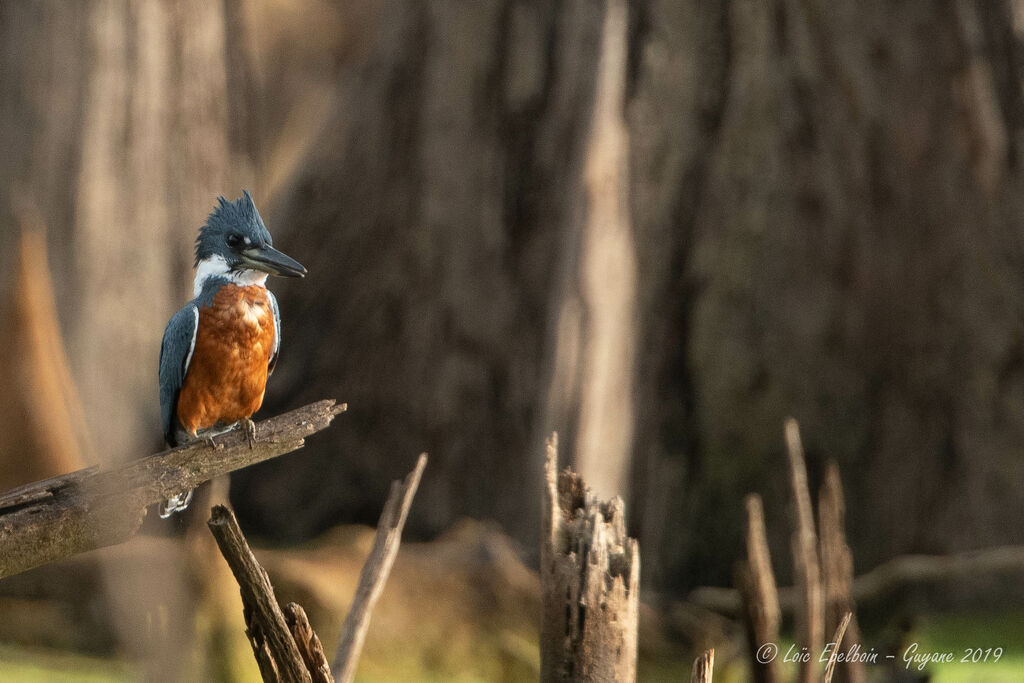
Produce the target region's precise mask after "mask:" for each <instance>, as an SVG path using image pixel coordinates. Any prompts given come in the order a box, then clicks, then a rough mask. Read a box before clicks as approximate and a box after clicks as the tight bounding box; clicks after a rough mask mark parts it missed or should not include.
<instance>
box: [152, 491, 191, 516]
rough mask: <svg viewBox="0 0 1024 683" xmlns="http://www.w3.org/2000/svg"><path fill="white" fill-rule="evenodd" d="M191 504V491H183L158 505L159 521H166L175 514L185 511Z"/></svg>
mask: <svg viewBox="0 0 1024 683" xmlns="http://www.w3.org/2000/svg"><path fill="white" fill-rule="evenodd" d="M191 502H192V491H183V492H181V493H179V494H177V495H174V496H171V497H170V498H168V499H167V500H165V501H164V502H162V503H160V506H159V507H158V508H157V512H158V513H159V514H160V519H167V518H168V517H170V516H171V515H173V514H174V513H175V512H181V511H182V510H184V509H186V508H187V507H188V504H189V503H191Z"/></svg>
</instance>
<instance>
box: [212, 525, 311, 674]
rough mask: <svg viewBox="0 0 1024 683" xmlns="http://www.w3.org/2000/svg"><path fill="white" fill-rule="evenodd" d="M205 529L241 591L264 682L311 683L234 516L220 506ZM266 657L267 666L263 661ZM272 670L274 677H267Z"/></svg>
mask: <svg viewBox="0 0 1024 683" xmlns="http://www.w3.org/2000/svg"><path fill="white" fill-rule="evenodd" d="M207 525H208V526H209V527H210V531H211V532H213V537H214V538H215V539H217V545H218V546H219V547H220V552H221V554H222V555H224V559H225V560H227V562H228V566H229V567H231V573H232V574H234V575H235V579H236V580H237V581H238V586H239V588H240V589H241V593H242V607H243V612H244V614H245V626H246V634H247V635H248V636H249V643H250V644H251V645H252V651H253V654H255V655H256V661H257V662H259V665H260V673H261V674H262V675H263V680H264V681H281V682H282V683H310V682H311V678H310V675H309V670H308V669H306V664H305V662H303V660H302V655H301V654H300V653H299V648H298V646H297V645H296V644H295V639H294V638H293V637H292V633H291V631H290V630H289V629H288V624H287V622H285V620H284V614H283V613H282V612H281V607H280V606H279V605H278V604H277V598H276V597H275V596H274V587H273V586H272V585H271V584H270V577H268V576H267V572H266V570H265V569H264V568H263V566H262V565H261V564H260V563H259V562H258V561H257V560H256V556H255V555H253V554H252V549H251V548H250V547H249V544H248V543H247V542H246V540H245V536H244V535H242V530H241V529H240V528H239V526H238V520H236V519H235V515H234V513H233V512H231V510H229V509H228V508H226V507H224V506H223V505H216V506H214V508H213V511H212V513H211V515H210V521H209V522H207ZM268 655H269V660H270V661H269V662H267V661H266V660H267V659H268ZM271 668H273V670H274V673H275V674H276V675H273V676H270V675H268V673H269V671H268V670H269V669H271Z"/></svg>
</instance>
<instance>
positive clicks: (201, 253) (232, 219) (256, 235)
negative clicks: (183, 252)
mask: <svg viewBox="0 0 1024 683" xmlns="http://www.w3.org/2000/svg"><path fill="white" fill-rule="evenodd" d="M233 233H235V234H238V235H240V236H242V237H243V238H248V239H249V240H250V242H251V243H252V244H253V245H254V246H255V245H260V244H266V245H273V243H274V241H273V238H271V236H270V231H269V230H267V226H266V225H264V224H263V218H261V217H260V212H259V211H257V210H256V204H255V203H253V201H252V195H250V194H249V191H248V190H242V196H241V197H239V198H238V199H236V200H235V201H233V202H229V201H228V200H227V199H225V198H224V197H217V208H215V209H214V210H213V211H212V212H211V213H210V215H209V217H208V218H207V219H206V225H204V226H203V227H201V228H199V237H197V238H196V263H195V265H197V266H198V265H199V262H200V261H202V260H203V259H206V258H209V257H211V256H213V255H215V254H220V255H223V254H224V253H226V252H227V250H228V247H227V242H226V238H227V236H228V235H230V234H233Z"/></svg>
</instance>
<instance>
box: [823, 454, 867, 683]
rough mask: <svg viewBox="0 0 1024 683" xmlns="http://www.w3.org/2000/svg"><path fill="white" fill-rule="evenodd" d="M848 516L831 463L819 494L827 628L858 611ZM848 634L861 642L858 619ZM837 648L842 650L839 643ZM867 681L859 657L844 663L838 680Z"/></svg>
mask: <svg viewBox="0 0 1024 683" xmlns="http://www.w3.org/2000/svg"><path fill="white" fill-rule="evenodd" d="M845 517H846V504H845V502H844V500H843V486H842V482H841V481H840V478H839V466H838V465H836V463H835V462H830V463H829V465H828V469H827V470H826V471H825V481H824V483H823V484H822V485H821V489H820V490H819V491H818V536H819V548H820V551H821V577H822V585H823V587H824V591H825V628H826V629H833V630H834V629H835V628H836V627H837V626H838V625H839V623H840V622H841V621H842V620H843V619H844V617H846V615H852V613H853V609H854V605H853V596H852V593H853V553H852V552H851V550H850V546H848V545H847V543H846V531H845ZM826 632H827V631H826ZM848 634H849V638H850V640H851V641H852V642H854V643H858V642H860V640H861V636H860V629H859V628H858V627H857V618H856V616H853V617H852V618H851V619H850V621H849V624H848ZM836 647H837V648H838V647H839V645H838V643H837V644H836ZM866 678H867V674H866V672H865V670H864V662H862V661H860V660H859V659H857V658H854V659H853V660H852V661H844V662H843V666H842V667H840V668H839V670H838V672H837V676H836V680H837V681H843V682H848V683H864V681H865V680H866Z"/></svg>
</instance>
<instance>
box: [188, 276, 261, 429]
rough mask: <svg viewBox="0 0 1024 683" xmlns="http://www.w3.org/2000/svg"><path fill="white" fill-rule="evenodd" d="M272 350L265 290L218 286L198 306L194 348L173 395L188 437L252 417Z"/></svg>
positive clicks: (228, 285) (257, 404)
mask: <svg viewBox="0 0 1024 683" xmlns="http://www.w3.org/2000/svg"><path fill="white" fill-rule="evenodd" d="M273 348H274V314H273V311H272V310H271V306H270V301H269V299H268V298H267V290H266V289H264V288H263V287H260V286H257V285H254V286H248V287H241V286H238V285H234V284H225V285H223V286H222V287H221V288H220V289H219V290H218V291H217V293H216V294H215V295H214V297H213V301H212V302H211V304H210V305H209V306H204V307H203V308H200V309H199V324H198V326H197V329H196V343H195V350H194V351H193V353H192V360H191V362H190V363H189V366H188V372H187V374H186V376H185V380H184V382H183V384H182V387H181V394H180V396H179V397H178V420H179V421H180V422H181V426H182V427H184V429H185V430H186V431H187V432H188V433H189V434H190V435H192V436H195V435H196V431H197V430H200V429H206V428H208V427H213V426H215V425H217V424H218V423H220V424H224V425H228V424H232V423H234V422H237V421H239V420H241V419H244V418H247V417H251V416H252V414H253V413H255V412H256V411H257V410H259V407H260V406H261V405H262V404H263V393H264V391H265V390H266V386H267V366H268V364H269V362H270V355H271V353H272V352H273Z"/></svg>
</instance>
